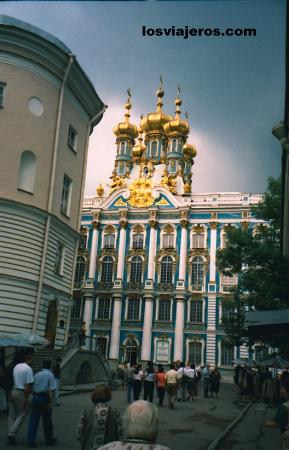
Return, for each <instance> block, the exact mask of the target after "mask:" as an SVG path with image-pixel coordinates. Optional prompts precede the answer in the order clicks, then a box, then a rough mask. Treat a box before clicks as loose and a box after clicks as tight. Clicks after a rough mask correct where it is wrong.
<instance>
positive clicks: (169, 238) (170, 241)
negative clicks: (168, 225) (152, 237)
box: [163, 233, 175, 248]
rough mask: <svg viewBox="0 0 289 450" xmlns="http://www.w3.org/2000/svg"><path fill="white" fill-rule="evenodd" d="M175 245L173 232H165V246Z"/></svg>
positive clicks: (172, 246) (171, 246)
mask: <svg viewBox="0 0 289 450" xmlns="http://www.w3.org/2000/svg"><path fill="white" fill-rule="evenodd" d="M174 247H175V236H174V234H173V233H164V234H163V248H174Z"/></svg>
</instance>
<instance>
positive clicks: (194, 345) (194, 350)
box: [188, 341, 202, 364]
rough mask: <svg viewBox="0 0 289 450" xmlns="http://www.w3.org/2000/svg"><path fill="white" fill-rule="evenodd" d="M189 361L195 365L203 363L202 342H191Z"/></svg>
mask: <svg viewBox="0 0 289 450" xmlns="http://www.w3.org/2000/svg"><path fill="white" fill-rule="evenodd" d="M188 360H189V361H190V362H191V363H193V364H201V363H202V343H201V342H197V341H194V342H189V354H188Z"/></svg>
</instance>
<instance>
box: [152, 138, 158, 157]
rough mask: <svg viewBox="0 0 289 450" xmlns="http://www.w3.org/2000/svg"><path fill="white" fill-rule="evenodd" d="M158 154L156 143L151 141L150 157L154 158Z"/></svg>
mask: <svg viewBox="0 0 289 450" xmlns="http://www.w3.org/2000/svg"><path fill="white" fill-rule="evenodd" d="M157 155H158V143H157V142H156V141H153V142H152V143H151V157H152V158H155V157H156V156H157Z"/></svg>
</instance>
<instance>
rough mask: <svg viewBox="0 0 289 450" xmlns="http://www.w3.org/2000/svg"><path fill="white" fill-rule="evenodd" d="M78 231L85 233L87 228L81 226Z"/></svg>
mask: <svg viewBox="0 0 289 450" xmlns="http://www.w3.org/2000/svg"><path fill="white" fill-rule="evenodd" d="M79 232H80V234H86V233H87V228H85V227H83V226H81V227H80V231H79Z"/></svg>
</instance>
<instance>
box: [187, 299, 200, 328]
mask: <svg viewBox="0 0 289 450" xmlns="http://www.w3.org/2000/svg"><path fill="white" fill-rule="evenodd" d="M190 322H195V323H202V322H203V301H202V300H193V301H191V303H190Z"/></svg>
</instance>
